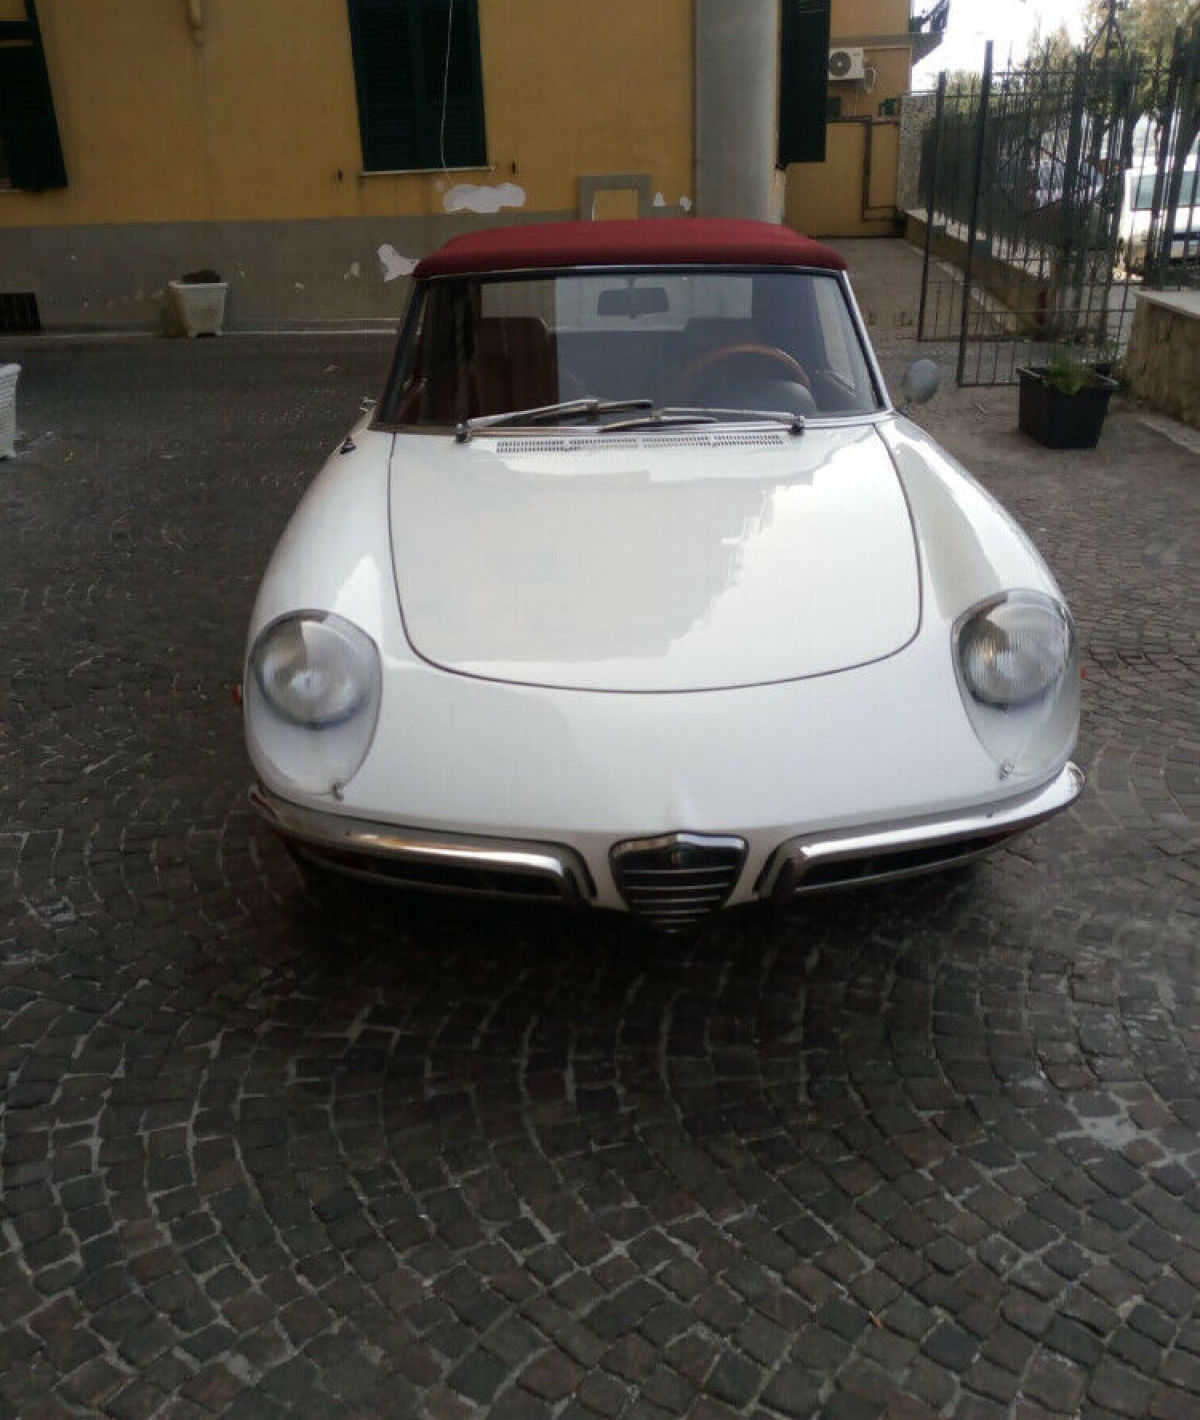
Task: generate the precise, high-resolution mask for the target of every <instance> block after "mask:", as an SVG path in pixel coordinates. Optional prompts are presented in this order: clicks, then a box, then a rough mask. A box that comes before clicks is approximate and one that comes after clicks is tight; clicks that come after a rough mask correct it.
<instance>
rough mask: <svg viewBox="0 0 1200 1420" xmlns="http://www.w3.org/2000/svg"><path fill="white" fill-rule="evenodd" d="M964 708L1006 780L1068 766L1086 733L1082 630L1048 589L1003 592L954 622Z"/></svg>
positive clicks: (959, 681) (956, 654) (955, 651)
mask: <svg viewBox="0 0 1200 1420" xmlns="http://www.w3.org/2000/svg"><path fill="white" fill-rule="evenodd" d="M954 659H955V664H956V669H957V673H958V686H959V691H960V692H961V694H962V700H963V708H964V709H965V710H966V712H967V718H968V719H969V720H970V722H971V725H972V727H973V728H974V730H975V733H976V735H978V736H979V741H980V743H981V744H982V745H983V747H984V748H985V749H986V750H987V751H988V753H989V754H990V755H992V757H993V758H994V759H995V761H996V763H997V765H998V766H999V769H1000V775H1001V777H1002V778H1007V777H1008V776H1009V775H1012V774H1015V775H1017V776H1018V777H1020V776H1025V777H1031V776H1033V775H1036V774H1044V773H1047V772H1049V771H1050V770H1052V769H1054V767H1055V766H1056V765H1061V764H1062V762H1063V760H1064V759H1065V758H1066V756H1067V755H1068V754H1070V752H1071V748H1072V746H1073V745H1074V743H1075V736H1076V734H1077V733H1078V730H1079V665H1078V662H1077V660H1076V652H1075V627H1074V625H1073V623H1072V621H1071V614H1070V612H1068V611H1067V609H1066V607H1065V606H1063V605H1062V603H1061V602H1058V601H1056V600H1055V599H1054V598H1053V597H1048V596H1046V595H1045V594H1044V593H1043V592H1030V591H1014V592H1002V593H1000V594H999V595H997V596H993V597H989V598H988V599H987V601H985V602H982V603H980V605H978V606H975V607H972V608H971V610H970V611H968V612H966V613H964V615H962V616H961V617H959V619H958V621H957V622H956V624H955V627H954Z"/></svg>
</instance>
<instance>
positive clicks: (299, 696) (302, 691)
mask: <svg viewBox="0 0 1200 1420" xmlns="http://www.w3.org/2000/svg"><path fill="white" fill-rule="evenodd" d="M250 662H251V665H252V667H253V670H254V678H255V680H256V681H257V682H258V685H259V688H260V689H261V691H262V693H263V695H264V696H265V697H266V699H267V701H268V703H269V704H270V705H271V707H272V708H273V709H274V710H276V711H278V713H279V714H280V715H282V716H283V718H284V719H285V720H290V721H291V722H292V724H293V725H307V726H310V727H311V728H313V729H317V728H323V727H325V726H329V725H339V724H341V723H342V721H344V720H349V719H350V718H351V716H353V715H356V714H357V713H358V712H359V711H360V710H362V709H363V708H364V706H365V705H366V703H367V701H368V700H369V698H370V694H371V687H372V684H373V679H374V676H375V675H376V674H377V671H376V666H377V664H378V657H377V655H376V653H375V647H374V645H373V644H372V642H371V641H370V639H369V638H368V637H367V636H365V635H364V634H363V633H362V632H361V631H359V629H358V628H357V627H356V626H353V625H351V623H350V622H348V621H343V620H342V618H341V617H338V616H333V615H331V614H324V615H322V614H321V613H307V614H305V615H302V616H296V617H289V618H287V619H286V620H284V621H278V622H276V623H275V625H274V626H271V627H268V629H267V630H266V631H265V632H264V633H263V635H262V636H260V637H259V639H258V640H257V641H256V642H255V645H254V650H253V651H252V653H251V656H250Z"/></svg>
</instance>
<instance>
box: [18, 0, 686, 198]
mask: <svg viewBox="0 0 1200 1420" xmlns="http://www.w3.org/2000/svg"><path fill="white" fill-rule="evenodd" d="M0 3H5V4H6V3H10V0H0ZM199 5H200V10H201V13H202V15H203V19H204V28H203V31H202V33H201V39H200V42H199V43H197V41H196V39H195V38H194V37H193V32H192V26H191V24H190V21H189V7H188V5H187V4H186V3H185V0H40V2H39V5H38V16H39V19H40V23H41V27H42V35H43V40H44V44H45V49H46V57H47V63H48V66H49V70H50V78H51V85H52V88H53V92H54V103H55V110H56V113H57V117H58V124H59V131H60V134H61V137H62V145H63V153H64V157H65V160H66V166H67V173H68V177H69V182H70V185H69V186H68V187H66V188H65V189H62V190H58V191H50V192H44V193H5V194H3V196H2V197H0V226H30V225H40V224H63V225H70V224H86V223H120V222H175V221H238V220H247V219H264V218H275V219H279V218H321V217H370V216H384V215H397V216H425V215H434V214H439V213H441V212H442V211H443V208H444V204H443V194H444V192H445V190H446V189H447V187H449V186H452V185H454V184H455V183H460V182H471V183H493V184H498V183H501V182H511V183H515V184H518V185H519V186H521V187H522V188H524V190H525V193H526V202H525V207H526V209H527V210H529V211H534V212H537V211H562V210H574V208H575V205H576V200H577V198H576V194H577V188H576V179H577V177H578V176H579V175H581V174H583V175H597V174H604V173H610V172H612V173H633V172H637V173H648V174H649V176H650V181H651V187H652V190H653V191H661V192H662V193H663V196H664V201H665V202H666V203H667V204H668V205H672V206H673V205H675V204H676V203H678V201H679V199H680V197H681V196H690V193H691V182H692V126H693V84H692V3H691V0H653V3H647V0H605V4H604V5H602V6H598V5H595V4H593V3H590V0H479V11H480V17H479V22H480V42H481V48H482V60H483V80H484V106H485V113H486V124H487V139H488V154H489V159H490V162H491V170H490V171H484V170H478V171H472V172H469V173H457V174H451V175H450V176H449V177H448V178H445V177H443V176H442V175H441V174H434V175H430V174H405V175H402V176H386V177H385V176H374V177H362V176H360V170H361V168H362V149H361V145H360V139H359V127H358V105H357V98H356V94H355V87H354V68H353V62H352V56H351V48H350V31H349V23H348V19H347V5H346V0H199ZM339 173H340V176H339Z"/></svg>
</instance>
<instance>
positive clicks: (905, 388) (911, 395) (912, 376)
mask: <svg viewBox="0 0 1200 1420" xmlns="http://www.w3.org/2000/svg"><path fill="white" fill-rule="evenodd" d="M941 383H942V371H941V367H940V366H939V365H937V364H936V363H935V362H934V361H933V360H914V361H913V362H912V364H911V365H910V366H909V367H908V369H907V370H905V372H904V375H903V378H902V379H901V381H900V391H901V393H902V394H903V395H904V404H903V406H902V408H903V409H907V408H908V406H909V405H910V404H926V403H927V402H928V401H929V400H931V399H932V398H933V397H934V395H935V394H937V392H938V386H939V385H940V384H941Z"/></svg>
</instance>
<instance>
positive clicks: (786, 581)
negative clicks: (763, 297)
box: [389, 424, 920, 692]
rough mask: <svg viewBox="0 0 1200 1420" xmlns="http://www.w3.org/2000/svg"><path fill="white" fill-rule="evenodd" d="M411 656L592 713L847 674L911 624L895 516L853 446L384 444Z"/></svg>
mask: <svg viewBox="0 0 1200 1420" xmlns="http://www.w3.org/2000/svg"><path fill="white" fill-rule="evenodd" d="M389 497H390V503H391V508H390V513H391V532H392V549H393V556H394V559H395V570H396V585H397V590H398V593H399V598H400V608H401V613H402V615H403V618H404V627H405V631H406V634H407V636H408V639H409V642H410V644H411V645H412V647H413V649H414V651H416V653H417V654H418V655H420V656H422V657H423V658H425V659H426V660H428V661H430V662H433V663H434V664H436V665H438V666H441V667H444V668H445V669H446V670H450V671H455V672H458V673H460V674H464V675H471V676H481V677H486V678H489V679H493V680H503V681H513V682H521V683H525V684H531V685H545V686H560V687H565V688H572V689H578V690H594V691H627V692H650V691H689V690H706V689H720V688H725V687H732V686H743V685H755V684H763V683H766V682H771V681H781V680H792V679H797V678H800V677H805V676H818V675H827V674H829V673H830V672H833V671H839V670H844V669H847V668H849V667H851V666H858V665H863V664H865V663H867V662H869V661H875V660H879V659H881V658H883V657H885V656H889V655H892V654H893V653H895V652H896V651H898V650H899V649H900V648H901V647H903V646H904V645H905V644H906V643H907V642H908V641H910V640H911V639H912V638H913V637H914V636H915V635H916V632H917V627H918V624H919V620H920V584H919V572H918V565H917V554H916V545H915V540H914V533H913V527H912V522H911V519H910V516H909V511H908V506H907V503H906V501H905V497H904V493H903V491H902V489H901V485H900V482H899V479H898V477H897V474H896V470H895V468H894V466H893V463H892V460H891V457H890V456H889V454H888V450H887V448H886V447H885V445H884V443H883V440H882V439H881V438H880V437H879V434H878V433H877V431H876V429H875V427H874V426H873V425H870V424H862V425H855V426H841V427H837V428H833V427H824V428H820V427H817V428H813V427H810V428H809V429H808V430H807V431H806V432H804V433H803V434H800V435H795V434H792V433H790V432H789V431H787V430H783V429H780V430H775V429H770V430H759V429H757V428H754V429H751V428H746V429H744V430H739V429H738V428H737V427H736V426H734V427H728V426H726V427H722V428H716V429H711V430H710V429H708V428H707V427H702V428H697V429H692V428H686V429H676V430H671V431H661V432H657V431H656V432H648V433H646V434H644V435H643V434H641V433H636V434H635V433H628V434H615V433H614V434H607V435H605V434H600V435H594V434H591V433H584V434H579V435H569V434H559V433H554V434H545V435H543V434H534V435H530V434H524V435H512V436H488V437H483V436H476V437H475V438H473V439H471V440H470V441H469V442H466V443H463V444H456V443H454V442H453V441H452V439H451V438H449V437H448V436H441V435H431V434H423V435H397V437H396V439H395V442H394V445H393V452H392V468H391V479H390V493H389Z"/></svg>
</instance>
